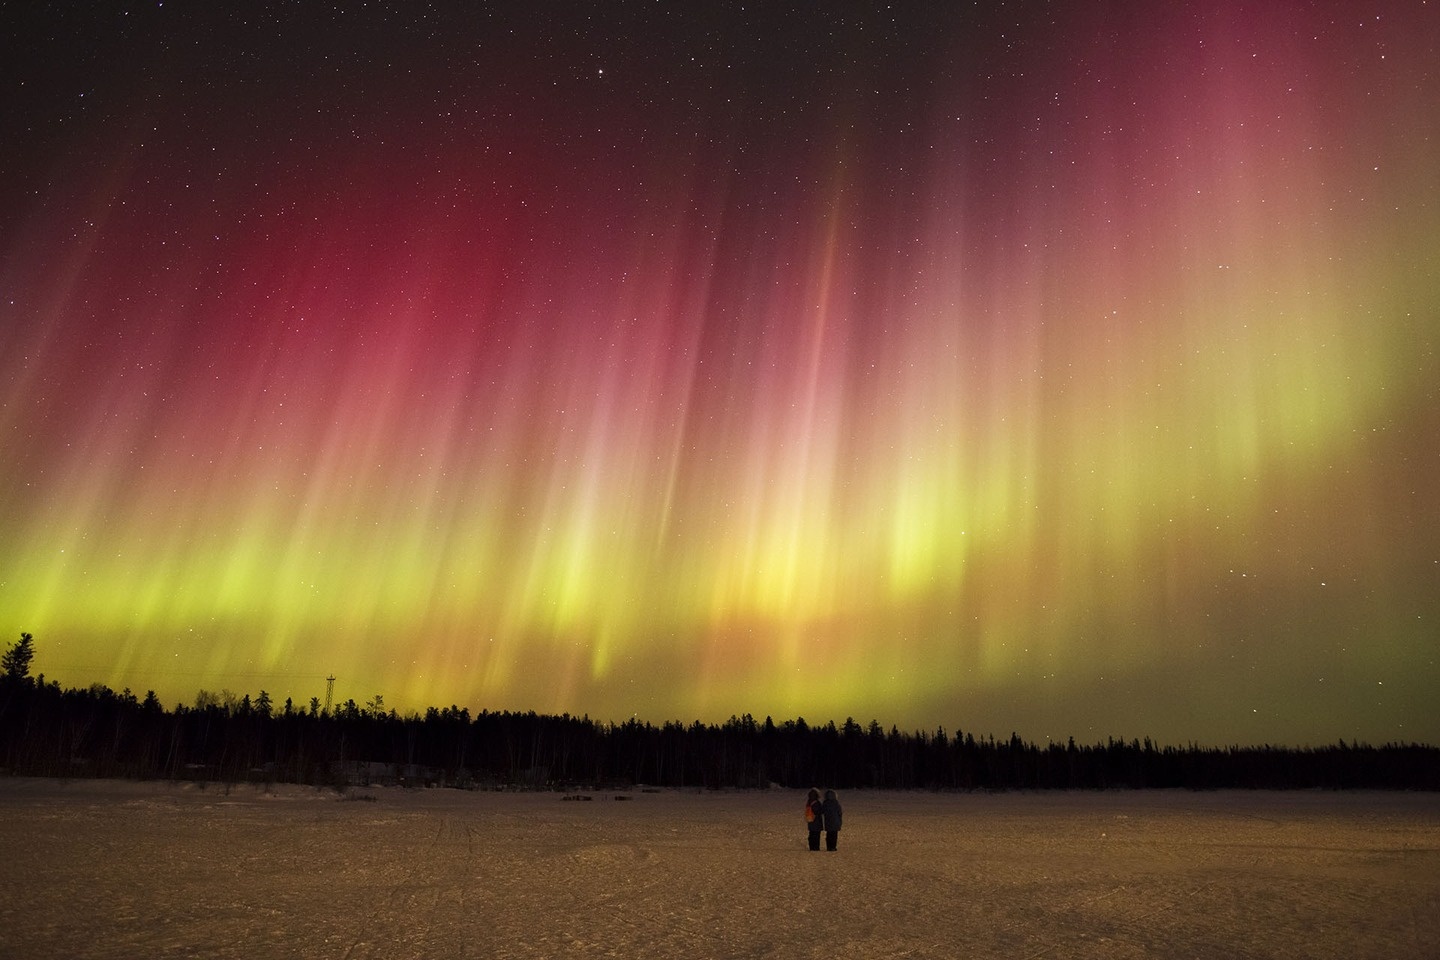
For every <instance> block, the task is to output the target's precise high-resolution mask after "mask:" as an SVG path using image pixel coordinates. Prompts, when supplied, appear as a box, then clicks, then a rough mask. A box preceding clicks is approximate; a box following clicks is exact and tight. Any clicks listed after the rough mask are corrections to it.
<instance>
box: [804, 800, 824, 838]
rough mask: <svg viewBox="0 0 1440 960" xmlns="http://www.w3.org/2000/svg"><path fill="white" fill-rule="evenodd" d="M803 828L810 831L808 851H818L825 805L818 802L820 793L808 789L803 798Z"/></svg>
mask: <svg viewBox="0 0 1440 960" xmlns="http://www.w3.org/2000/svg"><path fill="white" fill-rule="evenodd" d="M805 826H806V828H808V829H809V831H810V849H811V850H819V849H820V831H821V830H823V829H825V805H824V804H823V803H821V802H820V791H819V790H816V789H815V788H814V787H811V788H810V794H809V796H807V797H806V798H805Z"/></svg>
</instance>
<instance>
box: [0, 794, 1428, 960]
mask: <svg viewBox="0 0 1440 960" xmlns="http://www.w3.org/2000/svg"><path fill="white" fill-rule="evenodd" d="M589 795H590V796H592V797H593V798H594V799H593V800H590V801H576V800H570V801H567V800H563V799H561V795H559V794H552V793H540V794H535V793H531V794H505V793H479V792H477V793H469V792H462V791H454V790H413V791H406V790H401V789H393V788H391V789H384V788H356V789H353V790H351V791H350V792H349V793H348V794H347V795H346V796H344V797H341V796H340V795H338V794H336V793H335V792H334V791H332V790H316V789H313V788H302V787H294V786H285V787H277V788H275V789H274V790H272V791H270V792H265V791H262V790H260V789H258V788H255V787H248V786H242V787H236V788H233V789H230V790H229V791H227V790H226V789H225V788H224V787H222V786H216V785H213V784H212V785H211V786H209V787H208V788H205V789H201V788H199V787H197V786H194V785H189V784H186V785H173V784H153V783H152V784H138V783H121V782H108V781H99V782H97V781H72V782H70V783H61V782H56V781H45V780H15V779H0V957H5V958H29V957H37V958H39V957H70V958H84V957H116V958H140V957H147V958H148V957H235V958H247V960H256V958H268V957H312V958H321V957H323V958H332V957H333V958H371V957H373V958H406V957H426V958H442V957H476V958H491V957H494V958H506V957H686V958H707V957H784V958H792V957H823V958H845V957H856V958H867V960H869V958H884V957H946V958H949V957H963V958H986V957H1004V958H1027V957H1053V958H1090V957H1094V958H1102V957H1103V958H1107V960H1109V958H1125V957H1216V958H1222V957H1223V958H1243V957H1265V958H1280V957H1295V958H1307V960H1308V958H1316V957H1345V958H1362V957H1376V958H1380V957H1384V958H1410V957H1436V956H1440V797H1437V796H1436V795H1433V794H1383V793H1324V794H1321V793H1295V794H1288V793H1287V794H1277V793H1199V794H1197V793H1174V792H1148V793H1147V792H1139V793H1129V792H1127V793H1052V794H999V795H979V794H969V795H964V794H962V795H937V794H928V793H905V794H892V793H865V792H843V793H841V800H842V801H843V802H844V805H845V829H844V831H843V832H842V834H841V838H840V849H839V851H838V852H836V853H826V852H820V853H811V852H809V851H808V850H807V849H806V846H805V838H804V832H805V831H804V824H803V822H802V816H801V808H802V803H803V796H804V795H803V793H801V792H798V791H782V790H772V791H769V792H763V793H719V794H716V793H681V792H664V793H651V792H644V791H640V790H635V791H630V792H626V793H624V794H622V795H623V796H625V797H628V798H629V799H627V800H623V801H621V800H617V799H616V795H615V794H613V793H591V794H589Z"/></svg>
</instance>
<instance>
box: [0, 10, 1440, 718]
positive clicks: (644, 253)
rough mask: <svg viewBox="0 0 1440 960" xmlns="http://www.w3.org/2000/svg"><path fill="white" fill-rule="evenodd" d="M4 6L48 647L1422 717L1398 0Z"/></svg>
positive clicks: (647, 701)
mask: <svg viewBox="0 0 1440 960" xmlns="http://www.w3.org/2000/svg"><path fill="white" fill-rule="evenodd" d="M332 7H334V8H338V9H332ZM0 51H3V52H0V83H3V86H0V124H3V126H0V630H3V631H4V634H0V640H3V641H4V643H5V644H7V645H8V644H9V643H13V642H14V640H16V639H18V636H19V633H20V631H22V630H23V631H28V632H31V633H33V634H34V635H35V637H36V659H35V662H34V670H35V671H36V672H44V673H45V674H46V677H47V680H56V681H59V682H60V683H61V684H62V686H82V687H83V686H88V685H89V684H91V683H94V682H100V683H105V684H107V685H109V686H111V687H113V688H114V689H116V690H119V689H121V688H122V687H130V688H132V689H133V690H134V691H135V692H136V693H137V694H143V692H144V691H145V690H148V689H154V690H155V691H156V692H157V693H158V694H159V695H160V696H161V698H162V700H163V701H164V702H165V703H166V705H167V706H171V705H174V704H176V703H187V704H188V703H191V702H193V701H194V698H195V695H196V691H197V690H199V689H202V688H204V689H208V690H212V691H221V690H229V691H232V692H235V693H237V694H239V693H249V694H251V695H252V696H254V695H258V692H259V691H260V690H261V689H264V690H266V691H267V692H268V693H269V694H270V696H271V697H272V698H273V699H274V700H275V701H276V703H277V704H278V703H281V702H283V701H284V699H285V698H286V697H293V698H294V700H295V702H296V703H297V704H308V703H309V700H310V698H311V697H312V696H314V697H320V698H321V699H322V700H323V698H324V695H325V690H326V680H325V678H326V677H327V676H328V675H332V674H333V675H334V676H335V677H336V680H335V687H334V689H335V698H336V700H337V701H341V700H344V699H347V698H354V699H355V700H356V701H357V702H359V703H364V702H366V701H368V700H370V699H371V698H372V697H374V696H375V695H376V694H379V695H381V696H383V698H384V705H385V706H386V707H387V708H392V707H393V708H395V709H397V710H398V711H400V712H401V713H407V712H409V711H412V710H419V711H423V710H424V709H425V708H426V707H427V706H431V705H437V706H446V705H450V704H458V705H462V706H468V707H470V708H471V709H472V710H473V711H477V712H478V711H479V710H481V709H490V710H502V709H508V710H532V709H533V710H537V711H540V712H547V713H561V712H569V713H572V714H577V715H578V714H582V713H585V714H589V715H590V716H591V717H594V718H596V719H602V720H616V721H619V720H623V719H626V718H629V717H631V716H638V717H639V718H640V719H643V720H650V721H652V722H657V723H658V722H661V721H664V720H669V719H679V720H683V721H685V722H689V721H691V720H695V719H700V720H704V721H707V722H711V721H714V722H718V721H721V720H724V719H725V718H726V717H729V716H730V715H732V714H744V713H747V712H748V713H751V714H753V715H755V716H756V717H761V718H763V717H764V716H766V715H771V716H773V717H775V719H776V720H777V721H778V720H781V719H786V718H791V717H795V716H803V717H805V718H806V719H807V720H809V721H811V722H823V721H825V720H829V719H834V720H836V721H840V720H843V719H844V718H846V717H847V716H853V717H855V718H856V719H857V720H859V721H861V722H862V723H865V722H868V721H869V720H870V719H878V720H879V721H880V722H881V723H882V724H883V725H885V726H886V727H887V728H888V727H889V726H890V725H892V724H894V725H898V726H899V727H900V728H901V729H926V730H931V731H933V730H934V728H935V727H936V726H940V725H943V726H944V727H945V728H946V729H947V730H949V731H951V732H953V731H955V730H956V729H961V730H964V731H974V732H977V733H980V734H984V733H995V734H997V735H1000V736H1008V735H1009V734H1010V733H1011V732H1012V731H1014V732H1018V733H1019V734H1020V735H1021V736H1022V737H1025V738H1026V739H1031V740H1037V741H1041V742H1043V741H1044V739H1045V738H1047V737H1053V738H1057V739H1063V738H1065V737H1068V736H1074V737H1075V738H1076V739H1077V740H1080V741H1085V742H1089V741H1094V740H1096V739H1103V738H1104V737H1106V736H1109V735H1112V734H1113V735H1115V736H1119V737H1124V738H1127V739H1128V738H1130V737H1132V736H1134V737H1144V736H1150V737H1154V738H1156V739H1157V740H1159V741H1161V742H1168V743H1188V742H1192V741H1193V742H1197V743H1201V744H1228V743H1247V744H1248V743H1275V744H1288V745H1305V744H1323V743H1333V742H1335V741H1336V740H1337V739H1340V738H1343V739H1345V740H1347V741H1349V740H1352V739H1361V740H1365V741H1369V742H1372V743H1382V742H1387V741H1391V740H1397V741H1424V742H1430V743H1436V742H1440V697H1437V694H1436V691H1437V690H1440V663H1437V657H1440V650H1437V646H1440V499H1437V498H1440V390H1437V382H1440V380H1437V376H1440V357H1437V345H1440V7H1437V5H1436V3H1434V2H1429V3H1427V2H1423V0H1387V2H1383V3H1369V2H1358V3H1357V2H1348V0H1336V2H1323V0H1317V2H1304V3H1302V2H1284V0H1256V2H1253V3H1230V2H1223V0H1221V2H1205V3H1194V4H1184V3H1155V2H1149V0H1146V2H1133V3H1131V2H1115V3H1106V2H1067V3H1054V4H1050V3H1041V2H1011V3H998V2H996V3H983V4H976V3H961V2H955V3H935V4H895V5H893V7H886V6H884V5H883V4H879V3H876V4H830V3H823V4H822V3H768V2H759V0H757V2H754V3H745V4H741V3H733V2H718V3H716V2H705V3H631V2H603V3H602V2H596V3H593V4H586V3H570V4H563V5H562V4H546V3H526V4H518V3H516V4H506V3H500V4H482V3H478V2H477V3H473V4H471V3H459V2H441V3H430V4H425V3H418V2H417V3H398V2H397V3H376V2H371V3H368V4H361V3H338V4H333V5H332V4H322V3H308V2H306V3H296V2H284V3H281V2H275V3H258V2H255V3H245V2H238V3H226V4H219V3H209V2H205V3H201V2H177V0H167V2H165V3H155V2H151V3H104V2H96V3H68V2H59V3H54V4H41V3H26V4H4V5H0Z"/></svg>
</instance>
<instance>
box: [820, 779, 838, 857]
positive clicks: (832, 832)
mask: <svg viewBox="0 0 1440 960" xmlns="http://www.w3.org/2000/svg"><path fill="white" fill-rule="evenodd" d="M820 814H821V816H822V817H823V818H824V820H825V849H826V850H830V851H832V852H833V851H834V850H835V845H836V844H837V843H839V842H840V798H839V797H837V796H835V791H834V790H826V791H825V802H824V803H822V804H821V805H820Z"/></svg>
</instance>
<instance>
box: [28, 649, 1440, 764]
mask: <svg viewBox="0 0 1440 960" xmlns="http://www.w3.org/2000/svg"><path fill="white" fill-rule="evenodd" d="M34 653H35V651H34V639H33V637H32V636H31V635H30V634H22V635H21V639H20V641H19V642H18V643H16V644H14V645H13V646H12V647H10V648H9V649H8V650H7V651H6V653H5V654H4V657H3V662H0V773H8V774H11V775H22V776H43V777H110V778H130V779H142V780H149V779H168V780H191V781H199V782H219V783H226V784H233V783H240V782H260V783H274V782H285V783H300V784H314V785H317V786H327V785H328V786H335V787H337V788H342V789H343V788H345V787H347V786H352V785H372V784H404V785H413V786H420V785H425V786H451V787H462V788H472V789H473V788H490V789H554V790H575V789H585V788H594V789H607V788H631V787H636V786H639V785H650V786H655V787H676V788H708V789H727V788H766V787H771V786H781V787H786V788H803V787H808V786H811V785H816V784H822V785H826V786H832V787H836V788H840V789H856V788H871V789H899V790H912V789H930V790H1051V789H1116V788H1133V789H1145V788H1184V789H1191V790H1215V789H1281V790H1290V789H1317V788H1319V789H1388V790H1440V748H1436V747H1434V746H1429V745H1424V744H1417V743H1408V744H1406V743H1387V744H1384V745H1380V746H1371V745H1368V744H1363V743H1350V744H1347V743H1345V742H1344V741H1343V740H1341V741H1339V742H1337V743H1336V744H1333V745H1327V746H1320V747H1288V746H1272V745H1268V744H1267V745H1259V746H1253V745H1252V746H1242V745H1233V746H1227V747H1214V746H1201V745H1198V744H1194V743H1192V744H1189V745H1185V746H1169V745H1167V746H1162V745H1159V744H1156V743H1154V742H1152V741H1151V740H1150V739H1149V738H1146V739H1144V740H1141V739H1139V738H1132V739H1130V740H1124V739H1115V738H1113V737H1112V738H1108V739H1107V740H1106V741H1105V742H1103V743H1093V744H1077V743H1076V742H1075V741H1074V739H1073V738H1072V739H1070V740H1068V741H1067V742H1065V743H1063V744H1061V743H1056V742H1049V743H1046V744H1044V745H1040V744H1035V743H1030V742H1026V741H1024V740H1022V739H1021V738H1020V737H1019V736H1018V735H1015V734H1011V736H1010V737H1009V738H1006V739H996V738H995V737H994V736H979V735H976V734H975V733H971V732H961V731H959V730H956V731H954V732H953V733H951V732H947V731H946V730H945V729H944V728H943V727H942V728H938V729H936V730H934V731H923V730H917V731H910V732H903V731H900V730H899V729H897V728H896V727H894V726H892V727H890V729H889V730H886V729H885V728H884V727H882V726H881V725H880V723H879V722H878V721H875V720H871V721H870V722H869V724H868V725H861V724H860V723H857V722H856V721H855V720H854V719H852V718H847V719H846V720H845V721H844V722H843V723H842V724H840V725H838V726H837V725H836V724H835V723H834V722H833V721H827V722H825V723H823V724H819V723H817V724H810V723H807V722H806V721H805V720H804V719H803V718H796V719H793V720H784V721H782V722H778V723H777V722H775V721H774V720H773V719H771V718H770V717H766V718H765V719H764V720H756V719H755V718H754V717H752V716H750V715H749V714H746V715H744V716H738V717H736V716H732V717H731V718H730V719H729V720H727V721H725V722H724V723H721V724H706V723H702V722H700V721H698V720H697V721H694V722H691V723H688V724H687V723H684V722H680V721H668V722H664V723H661V724H660V725H658V726H657V725H654V724H652V723H650V722H647V721H641V720H638V719H634V718H632V719H629V720H626V721H624V722H623V723H612V722H606V721H600V720H592V719H591V718H590V717H588V716H581V717H575V716H571V715H569V714H562V715H559V716H554V715H546V714H539V713H535V712H533V711H532V712H528V713H517V712H509V711H501V712H490V711H486V710H482V711H480V712H479V713H478V714H473V715H472V714H471V712H470V710H469V709H467V708H464V707H458V706H454V705H452V706H449V707H430V708H428V709H427V710H426V711H425V712H424V714H419V713H410V714H406V715H403V716H402V715H400V714H399V713H398V712H397V711H395V710H394V709H390V710H387V709H385V706H384V700H383V697H381V696H379V695H377V696H375V697H374V698H372V699H371V700H370V701H369V702H367V703H366V704H364V705H361V704H357V703H356V702H355V701H354V700H353V699H349V700H346V701H345V702H344V703H341V704H338V705H334V706H328V705H322V704H321V703H320V702H319V699H318V698H316V697H312V698H311V699H310V702H309V703H308V704H305V705H300V706H297V705H296V704H294V703H293V702H292V701H291V700H289V699H287V700H286V701H285V702H284V703H283V704H279V705H277V704H275V703H274V702H273V701H272V699H271V697H270V696H269V694H267V693H266V692H265V691H263V690H262V691H261V692H260V693H259V695H258V696H256V697H255V698H253V699H252V698H251V697H250V695H249V694H244V695H239V696H237V695H234V694H232V693H230V692H228V691H222V692H220V693H215V692H211V691H207V690H201V691H199V693H198V694H197V696H196V698H195V703H194V705H192V706H185V705H177V706H176V707H175V708H174V709H173V710H166V709H165V708H164V707H163V706H162V705H161V703H160V701H159V699H158V698H157V697H156V695H155V693H154V691H150V692H148V693H147V694H146V695H145V696H144V697H143V698H141V697H137V696H135V695H134V694H133V693H131V691H130V690H129V689H128V688H126V689H125V690H122V691H120V692H119V693H117V692H115V691H114V690H111V689H110V688H108V687H106V686H104V685H102V684H94V685H92V686H90V687H88V688H85V689H64V690H62V689H61V687H60V685H59V684H58V683H56V682H53V681H51V682H47V681H46V680H45V678H44V675H43V674H41V675H40V676H38V677H33V678H32V677H31V676H30V675H29V669H30V665H31V663H32V661H33V658H34Z"/></svg>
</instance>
